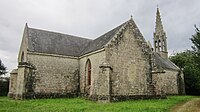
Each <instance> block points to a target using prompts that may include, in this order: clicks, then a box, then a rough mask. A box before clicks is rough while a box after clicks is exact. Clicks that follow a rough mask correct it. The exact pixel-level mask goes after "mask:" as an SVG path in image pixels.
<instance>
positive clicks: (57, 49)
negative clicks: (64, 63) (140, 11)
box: [28, 28, 92, 56]
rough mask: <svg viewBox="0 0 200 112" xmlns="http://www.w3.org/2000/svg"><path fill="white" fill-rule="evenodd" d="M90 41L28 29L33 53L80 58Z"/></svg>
mask: <svg viewBox="0 0 200 112" xmlns="http://www.w3.org/2000/svg"><path fill="white" fill-rule="evenodd" d="M90 41H92V40H90V39H86V38H81V37H76V36H72V35H67V34H61V33H56V32H50V31H44V30H39V29H34V28H28V50H29V51H33V52H40V53H49V54H59V55H67V56H79V55H80V53H81V51H82V50H83V49H84V48H85V47H86V46H87V45H88V43H89V42H90Z"/></svg>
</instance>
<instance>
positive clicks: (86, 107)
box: [0, 96, 195, 112]
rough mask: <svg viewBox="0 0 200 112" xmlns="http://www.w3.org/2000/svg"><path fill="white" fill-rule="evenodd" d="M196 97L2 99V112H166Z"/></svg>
mask: <svg viewBox="0 0 200 112" xmlns="http://www.w3.org/2000/svg"><path fill="white" fill-rule="evenodd" d="M192 98H195V97H194V96H169V97H168V98H167V99H157V100H155V99H154V100H130V101H124V102H115V103H96V102H92V101H88V100H85V99H83V98H74V99H73V98H71V99H68V98H62V99H37V100H23V101H21V100H12V99H10V98H7V97H0V112H166V111H169V109H170V108H171V107H172V106H174V105H176V104H177V103H180V102H184V101H187V100H190V99H192Z"/></svg>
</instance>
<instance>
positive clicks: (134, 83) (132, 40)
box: [106, 25, 151, 96]
mask: <svg viewBox="0 0 200 112" xmlns="http://www.w3.org/2000/svg"><path fill="white" fill-rule="evenodd" d="M145 44H146V43H145V41H143V40H142V37H140V35H134V30H133V29H132V28H131V25H129V26H128V27H126V29H123V31H122V32H121V34H119V35H118V37H116V39H115V40H113V41H111V44H110V45H108V47H107V48H106V61H107V62H108V63H109V64H110V65H111V66H112V69H113V73H112V75H111V81H112V95H125V96H128V95H151V92H149V88H148V84H149V82H148V81H147V79H148V77H149V76H150V73H151V72H150V59H149V56H150V54H145V52H144V51H143V49H146V50H148V48H143V47H145ZM146 46H147V45H146Z"/></svg>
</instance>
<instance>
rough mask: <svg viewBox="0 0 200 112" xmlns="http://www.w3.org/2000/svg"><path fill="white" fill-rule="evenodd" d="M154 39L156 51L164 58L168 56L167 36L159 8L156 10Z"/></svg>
mask: <svg viewBox="0 0 200 112" xmlns="http://www.w3.org/2000/svg"><path fill="white" fill-rule="evenodd" d="M153 40H154V52H157V53H159V54H160V56H161V57H163V58H168V52H167V37H166V33H165V31H164V29H163V25H162V21H161V17H160V11H159V8H157V12H156V27H155V32H154V38H153Z"/></svg>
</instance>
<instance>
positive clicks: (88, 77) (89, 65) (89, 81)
mask: <svg viewBox="0 0 200 112" xmlns="http://www.w3.org/2000/svg"><path fill="white" fill-rule="evenodd" d="M91 68H92V66H91V62H90V60H89V59H88V60H87V62H86V76H87V85H91Z"/></svg>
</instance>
